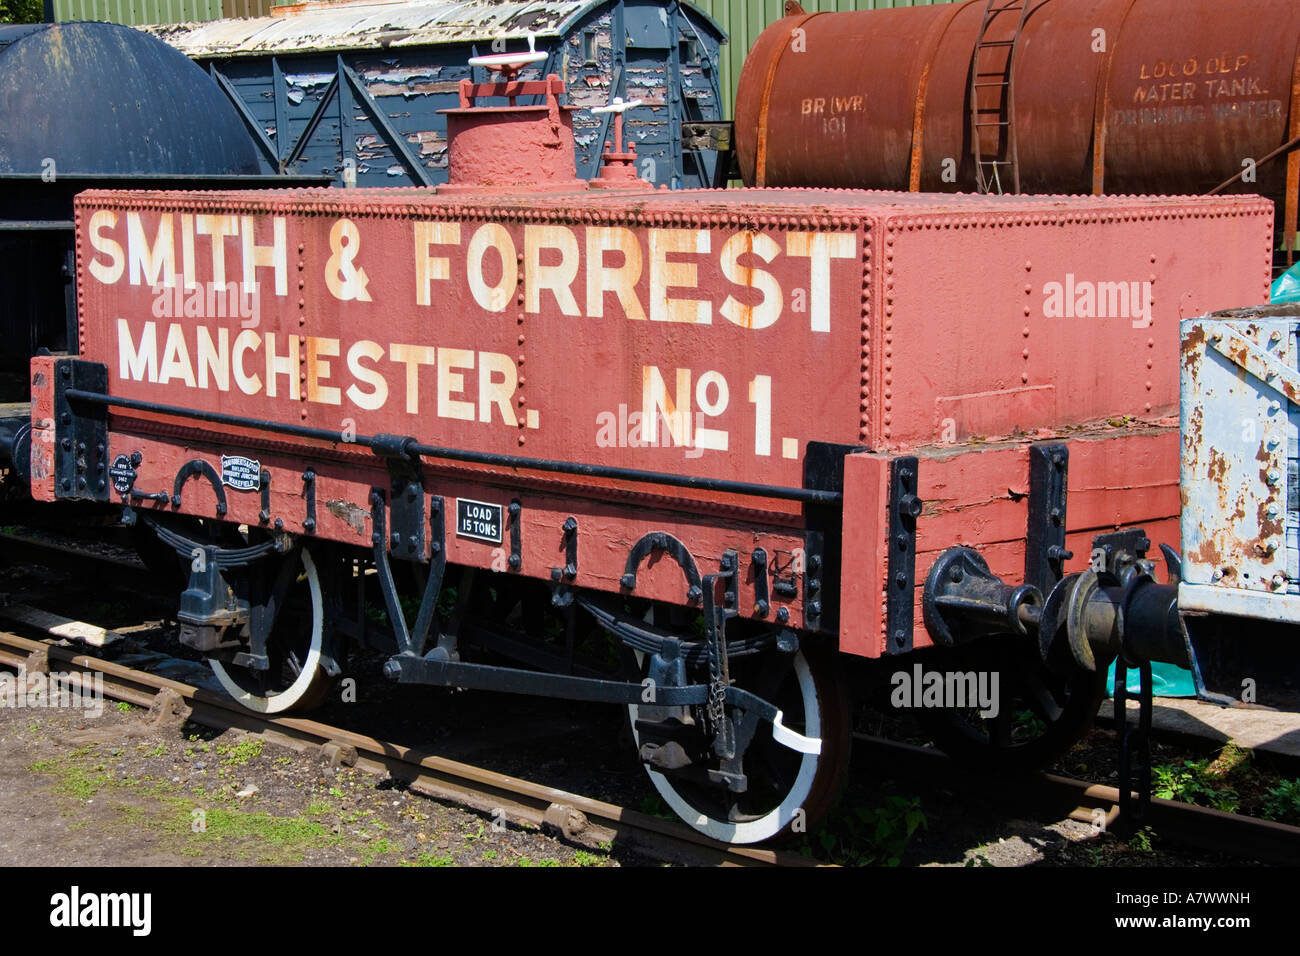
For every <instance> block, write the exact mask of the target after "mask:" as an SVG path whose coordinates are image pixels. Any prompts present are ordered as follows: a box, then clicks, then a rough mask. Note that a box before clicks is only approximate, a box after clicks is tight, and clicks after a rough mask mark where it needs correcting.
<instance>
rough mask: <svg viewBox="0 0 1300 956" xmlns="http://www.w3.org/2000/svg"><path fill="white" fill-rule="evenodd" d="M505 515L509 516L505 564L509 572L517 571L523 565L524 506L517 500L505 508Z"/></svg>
mask: <svg viewBox="0 0 1300 956" xmlns="http://www.w3.org/2000/svg"><path fill="white" fill-rule="evenodd" d="M506 513H507V514H508V515H510V557H509V559H508V560H507V562H506V563H507V564H508V565H509V567H510V570H511V571H518V570H519V569H520V568H521V567H523V564H524V544H523V536H524V529H523V523H524V505H523V502H521V501H520V500H519V499H518V498H515V499H513V500H512V501H511V502H510V506H509V507H508V508H506Z"/></svg>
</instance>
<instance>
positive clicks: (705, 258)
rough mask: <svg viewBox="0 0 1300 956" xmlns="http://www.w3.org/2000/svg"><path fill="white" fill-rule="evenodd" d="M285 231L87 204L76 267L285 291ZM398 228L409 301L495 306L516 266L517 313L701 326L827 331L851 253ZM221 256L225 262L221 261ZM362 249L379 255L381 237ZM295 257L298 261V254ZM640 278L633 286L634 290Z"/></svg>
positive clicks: (616, 234) (357, 267) (356, 241)
mask: <svg viewBox="0 0 1300 956" xmlns="http://www.w3.org/2000/svg"><path fill="white" fill-rule="evenodd" d="M287 228H288V227H287V220H286V218H285V217H284V216H269V217H265V218H263V219H258V218H256V217H253V216H235V215H218V214H211V215H198V214H190V213H173V212H163V213H150V214H142V213H140V212H135V211H129V212H122V213H119V212H116V211H114V210H110V209H100V210H97V211H95V212H94V213H92V214H91V215H90V218H89V229H88V231H89V237H88V238H89V244H90V247H91V249H92V250H93V254H92V255H91V257H90V260H89V262H88V264H87V270H88V271H89V273H90V275H91V276H92V277H93V278H95V279H96V280H98V281H99V282H101V283H103V284H105V285H114V284H116V283H118V282H120V281H122V280H123V279H125V280H126V281H127V282H128V283H129V284H130V285H137V286H138V285H147V286H161V287H163V288H168V289H170V288H173V287H177V286H179V287H180V288H182V289H185V290H192V289H193V288H195V286H196V284H197V276H198V273H199V266H200V264H202V266H203V271H204V272H205V273H206V272H209V271H210V276H207V277H205V278H206V283H207V285H208V287H210V288H212V287H216V288H222V289H223V290H224V289H226V288H227V285H228V283H233V282H239V283H241V284H242V287H243V290H244V291H242V292H241V291H240V290H238V289H232V290H231V291H230V292H229V293H228V294H230V295H232V296H235V297H242V296H247V295H249V294H255V290H256V289H257V287H258V283H259V279H262V278H263V277H264V275H265V273H264V270H270V273H271V279H272V281H271V282H270V283H263V284H264V285H266V287H267V288H269V289H273V290H274V293H275V295H276V296H279V297H284V296H287V295H288V287H289V257H288V238H287ZM411 228H412V237H413V240H414V249H413V251H414V278H415V290H414V291H415V304H416V305H418V306H428V307H436V306H437V305H438V304H439V303H440V301H441V297H440V296H438V295H437V288H438V285H439V284H440V283H446V282H450V281H452V280H453V278H458V277H457V273H460V274H461V276H460V277H463V279H464V281H465V283H466V285H467V286H468V289H469V291H470V293H471V295H472V297H473V300H474V303H475V304H476V305H477V306H478V307H480V308H482V309H483V310H485V311H487V312H490V313H502V312H505V311H506V310H507V309H508V308H509V307H510V305H511V303H512V302H513V301H514V298H515V293H516V289H517V288H518V286H519V285H520V279H521V274H522V286H523V289H522V292H523V295H524V298H523V306H524V311H525V312H527V313H530V314H538V313H541V312H543V311H545V310H548V309H551V308H556V309H558V311H559V312H560V314H563V315H566V316H572V317H579V316H582V315H583V314H584V313H585V315H586V316H587V317H591V318H602V317H604V316H606V314H607V310H608V309H610V308H611V307H615V308H617V310H618V311H619V312H621V313H622V315H623V316H624V317H625V318H628V319H632V320H637V321H641V320H646V319H648V320H649V321H652V322H666V323H681V324H689V325H711V324H712V323H713V321H714V315H715V314H717V315H721V316H722V317H723V319H725V320H726V321H727V322H730V323H732V324H734V325H737V326H739V327H741V328H747V329H755V330H759V329H765V328H769V327H770V326H772V325H773V324H775V323H776V322H777V321H778V320H779V319H780V318H781V317H782V316H783V315H786V314H792V315H793V314H797V313H800V312H805V311H806V312H807V313H808V319H807V321H808V327H809V329H810V330H811V331H813V332H819V333H821V332H829V331H830V328H831V275H832V271H833V266H834V263H835V262H836V261H843V262H848V261H850V260H854V259H856V258H857V255H858V244H857V239H856V237H855V235H854V234H853V233H850V232H842V231H840V232H808V231H799V230H792V231H787V232H784V233H776V234H775V235H772V234H768V233H766V232H758V231H753V230H739V231H734V232H731V233H730V234H729V235H726V236H725V237H723V238H722V239H720V240H719V239H717V238H715V236H714V235H713V233H712V232H711V231H710V230H708V229H690V228H651V229H643V230H634V229H630V228H627V227H621V226H617V227H611V226H587V227H571V226H567V225H558V224H556V225H544V226H543V225H526V226H523V227H522V228H521V230H520V231H521V232H522V243H523V248H522V251H520V250H519V249H517V247H516V239H515V237H514V235H513V234H512V233H511V231H510V230H509V229H507V228H506V226H504V225H502V224H500V223H494V222H487V223H482V224H480V225H478V226H477V227H476V228H473V230H472V231H471V230H470V227H469V225H468V224H462V223H456V222H414V223H412V224H411ZM364 235H365V233H364V232H363V231H362V230H361V229H359V228H358V226H357V225H356V224H355V223H353V222H352V221H351V220H350V219H346V218H344V219H338V220H336V221H335V222H334V223H333V225H332V226H331V228H330V231H329V248H328V249H327V250H323V251H324V252H325V260H326V261H325V263H324V274H323V275H321V276H319V278H320V279H323V280H324V283H325V286H326V288H327V289H328V291H329V293H330V294H331V295H332V296H333V297H334V298H335V299H337V300H339V301H343V302H351V301H355V302H361V303H368V302H371V301H373V296H374V294H375V290H374V289H372V288H371V287H370V276H372V275H373V274H374V272H373V270H371V272H370V273H367V270H366V269H365V268H363V266H362V263H363V262H364V260H365V258H366V255H367V250H366V248H365V247H364ZM232 253H233V254H234V256H233V257H234V258H237V259H238V262H237V263H232V262H231V261H229V260H230V259H231V258H232V255H231V254H232ZM300 253H301V249H300ZM373 254H374V255H377V256H381V257H382V256H387V255H390V254H391V253H390V252H389V250H388V249H387V247H383V248H381V249H379V250H378V251H375V252H374V253H373ZM779 260H786V261H787V263H786V264H781V263H779ZM801 260H803V261H801ZM298 265H299V269H301V268H302V262H301V261H300V262H299V264H298ZM706 266H707V269H708V272H709V275H710V276H711V277H713V276H718V275H720V277H721V279H722V280H723V281H721V282H717V281H713V280H712V279H711V280H710V281H709V282H707V283H706V282H704V281H703V280H702V274H703V273H704V271H705V268H706ZM792 269H793V270H794V272H793V274H792V272H791V270H792ZM778 272H780V273H782V274H783V276H784V282H785V283H786V284H785V285H783V281H782V279H780V278H778V275H777V273H778ZM796 276H797V277H798V278H795V277H796ZM643 281H644V283H645V289H646V291H645V292H644V293H642V292H641V291H639V290H638V285H639V284H640V283H642V282H643ZM300 284H301V283H300ZM579 292H581V294H583V297H584V298H585V308H584V305H583V304H581V303H580V302H579V299H578V295H579ZM643 294H644V295H645V296H646V298H645V299H644V300H643V299H642V298H641V296H642V295H643ZM805 300H806V304H805ZM390 304H391V303H390Z"/></svg>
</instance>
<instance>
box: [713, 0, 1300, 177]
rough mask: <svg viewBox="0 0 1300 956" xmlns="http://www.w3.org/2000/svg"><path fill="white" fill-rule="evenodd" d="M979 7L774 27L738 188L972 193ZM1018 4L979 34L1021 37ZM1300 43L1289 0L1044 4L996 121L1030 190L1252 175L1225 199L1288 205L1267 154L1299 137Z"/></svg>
mask: <svg viewBox="0 0 1300 956" xmlns="http://www.w3.org/2000/svg"><path fill="white" fill-rule="evenodd" d="M809 9H810V10H811V7H810V8H809ZM984 9H985V4H984V3H981V2H974V0H972V2H967V3H964V4H954V5H949V6H932V7H927V8H925V9H895V10H875V11H861V12H844V13H827V14H825V15H822V16H812V17H810V18H807V19H804V18H800V17H790V18H786V19H784V20H782V21H781V22H780V23H774V24H773V25H772V26H771V27H770V28H769V30H768V31H766V32H765V33H764V34H763V35H762V36H761V37H760V38H759V39H758V40H757V41H756V43H755V45H754V47H753V48H752V51H751V55H750V56H749V57H748V58H747V59H746V65H745V71H744V75H743V76H742V78H741V82H740V85H739V90H738V95H737V101H736V119H737V126H736V147H737V151H738V155H739V159H740V165H741V169H742V171H743V172H744V175H745V180H746V182H749V183H763V184H766V185H774V186H806V185H818V186H841V187H861V188H883V189H907V188H909V187H910V188H914V189H915V188H918V187H919V188H920V189H922V190H927V191H940V192H955V191H973V190H975V189H976V188H977V183H976V174H975V168H974V167H975V164H974V160H973V158H972V155H971V153H972V151H971V146H970V115H969V108H970V104H969V99H970V70H971V63H972V54H973V52H974V50H975V45H976V42H977V39H978V38H979V36H980V27H981V22H982V17H983V13H984ZM1010 10H1011V12H1005V11H1004V12H1003V13H1000V14H998V15H997V16H996V17H995V18H994V20H993V23H992V26H991V28H990V33H989V34H988V36H987V37H986V40H993V41H996V42H999V43H1005V42H1010V41H1011V40H1012V38H1013V37H1014V36H1015V35H1016V34H1015V30H1016V27H1017V26H1018V24H1019V8H1018V7H1014V6H1013V7H1012V8H1010ZM795 29H798V30H800V31H801V34H800V35H799V36H798V37H796V36H795V35H794V33H793V31H794V30H795ZM1298 36H1300V4H1296V3H1294V2H1292V0H1195V2H1191V3H1189V2H1187V0H1034V2H1032V3H1031V4H1030V12H1029V16H1028V19H1027V20H1026V21H1025V24H1024V30H1023V33H1021V34H1020V35H1019V38H1018V40H1017V41H1016V43H1015V46H1014V48H1013V49H1014V60H1013V69H1012V78H1013V83H1014V87H1013V88H1014V92H1013V94H1012V99H1013V101H1014V108H1013V109H1012V110H1010V111H1007V112H1005V113H1003V114H999V116H998V119H1000V120H1005V121H1006V122H1008V123H1011V124H1012V125H1013V127H1014V135H1015V141H1016V144H1017V151H1018V157H1019V171H1020V182H1021V188H1022V189H1024V190H1025V191H1030V192H1071V193H1073V192H1083V193H1087V192H1107V193H1115V194H1126V193H1151V194H1182V193H1203V192H1207V191H1209V190H1211V189H1213V188H1214V187H1216V186H1218V185H1219V184H1221V183H1223V182H1225V181H1226V180H1228V179H1229V178H1230V177H1232V176H1234V175H1236V174H1239V173H1242V172H1243V169H1244V170H1245V172H1246V175H1245V177H1244V179H1245V182H1239V183H1237V184H1235V185H1234V186H1232V187H1230V189H1231V191H1235V192H1256V193H1261V194H1263V195H1265V196H1268V197H1269V198H1271V199H1274V200H1275V201H1278V202H1280V201H1281V200H1282V198H1283V196H1284V195H1285V194H1286V191H1287V190H1286V180H1287V172H1288V160H1287V158H1286V157H1285V156H1283V157H1282V158H1275V159H1273V160H1271V161H1270V162H1268V163H1263V162H1261V161H1262V160H1264V158H1265V157H1266V156H1268V155H1269V154H1270V153H1272V152H1273V151H1274V150H1276V149H1277V148H1278V147H1280V146H1281V145H1282V144H1284V143H1286V142H1287V141H1288V140H1290V139H1292V138H1293V137H1294V136H1295V135H1296V134H1297V133H1300V126H1297V123H1298V122H1300V120H1297V115H1300V114H1298V113H1297V110H1296V108H1295V105H1294V104H1293V103H1292V97H1293V92H1292V91H1293V90H1295V89H1296V88H1297V79H1296V78H1297V76H1300V69H1298V68H1297V59H1296V40H1297V37H1298ZM1153 38H1158V42H1155V40H1154V39H1153ZM990 82H991V81H990ZM990 95H992V94H990ZM999 95H1000V94H999ZM986 118H989V117H986ZM990 119H991V118H990ZM767 131H772V132H773V135H770V136H769V135H766V133H767ZM984 135H985V136H986V137H987V136H991V135H992V133H991V132H990V131H989V130H988V129H985V131H984ZM1003 135H1006V134H1003ZM986 152H987V151H986ZM1295 162H1296V161H1295V160H1294V155H1293V157H1292V163H1293V167H1294V164H1295ZM760 173H761V176H760ZM1296 175H1300V173H1297V174H1296ZM1295 188H1296V187H1295V186H1294V184H1293V185H1292V186H1291V191H1292V192H1294V191H1295Z"/></svg>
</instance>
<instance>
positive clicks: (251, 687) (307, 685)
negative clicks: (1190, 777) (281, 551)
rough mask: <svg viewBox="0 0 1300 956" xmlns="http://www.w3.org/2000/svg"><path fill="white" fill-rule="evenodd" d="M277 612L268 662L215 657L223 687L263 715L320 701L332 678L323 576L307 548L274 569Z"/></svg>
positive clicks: (307, 707)
mask: <svg viewBox="0 0 1300 956" xmlns="http://www.w3.org/2000/svg"><path fill="white" fill-rule="evenodd" d="M271 575H272V577H271V584H270V587H272V588H273V589H274V594H275V596H276V598H277V607H278V608H279V611H278V613H277V615H276V618H275V623H274V624H273V625H272V627H271V633H270V634H269V635H268V637H267V642H266V653H267V657H268V658H269V660H270V667H269V668H268V669H267V670H265V671H259V670H254V669H252V668H249V667H243V666H238V665H233V664H228V663H225V662H223V661H219V660H216V659H215V658H213V659H211V660H210V661H209V663H210V664H211V665H212V672H213V673H214V674H215V675H216V677H217V680H218V681H220V682H221V686H222V687H224V688H225V689H226V691H227V692H228V693H229V694H230V695H231V696H232V697H234V698H235V700H236V701H238V702H239V703H240V704H241V705H242V706H244V707H246V708H248V709H249V710H252V711H255V712H257V713H260V714H282V713H286V712H288V711H291V710H296V711H304V710H310V709H311V708H313V707H316V706H318V705H319V704H320V703H321V702H322V701H323V700H324V699H325V696H326V695H327V694H328V693H329V690H330V687H331V686H332V684H333V678H331V677H330V676H329V674H327V673H326V671H325V670H324V668H323V667H322V666H321V656H322V650H323V647H324V640H325V610H324V600H323V598H322V594H321V582H320V575H319V573H318V572H317V570H316V562H315V561H314V560H313V559H312V555H311V552H310V551H308V550H307V549H306V548H295V549H294V550H293V551H291V552H290V553H289V554H287V555H285V556H284V558H283V559H281V561H280V563H279V566H278V568H275V569H274V570H273V571H272V572H271Z"/></svg>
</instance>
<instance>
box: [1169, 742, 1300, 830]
mask: <svg viewBox="0 0 1300 956" xmlns="http://www.w3.org/2000/svg"><path fill="white" fill-rule="evenodd" d="M1151 778H1152V779H1151V783H1152V793H1153V794H1154V795H1155V796H1157V797H1163V798H1164V799H1166V800H1181V801H1182V802H1184V803H1194V804H1196V805H1198V806H1202V807H1213V808H1214V809H1215V810H1222V811H1224V812H1225V813H1242V814H1246V815H1247V816H1254V817H1263V818H1265V819H1268V820H1276V821H1277V822H1279V823H1289V824H1292V825H1300V779H1285V778H1280V777H1278V776H1277V775H1275V774H1272V773H1270V772H1268V771H1267V770H1264V769H1262V768H1260V767H1258V766H1256V764H1255V760H1254V755H1253V754H1252V753H1251V752H1250V751H1249V750H1244V749H1242V748H1241V747H1238V746H1237V745H1236V744H1234V743H1232V741H1229V742H1228V743H1226V744H1225V745H1224V746H1223V748H1222V749H1221V750H1220V751H1219V753H1218V754H1217V755H1216V756H1215V757H1213V758H1209V757H1205V758H1201V759H1192V760H1181V761H1178V762H1173V763H1165V764H1157V765H1155V766H1153V767H1152V768H1151Z"/></svg>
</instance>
